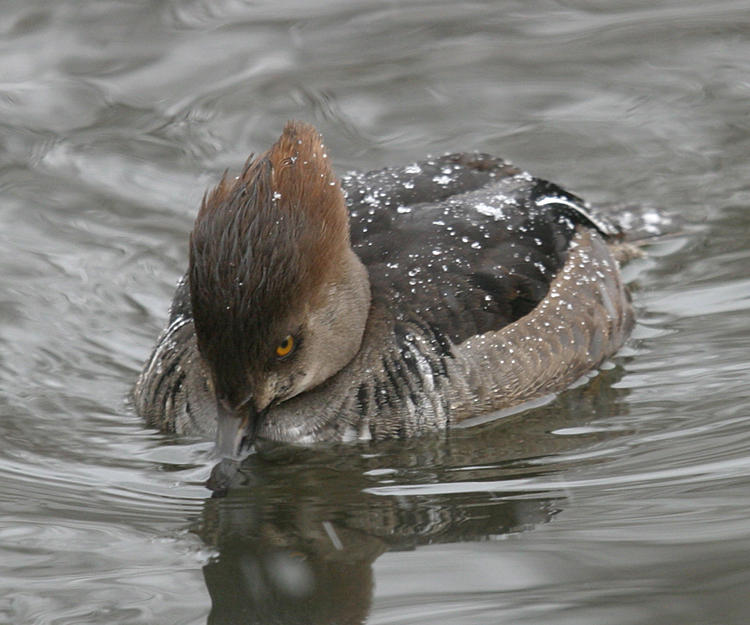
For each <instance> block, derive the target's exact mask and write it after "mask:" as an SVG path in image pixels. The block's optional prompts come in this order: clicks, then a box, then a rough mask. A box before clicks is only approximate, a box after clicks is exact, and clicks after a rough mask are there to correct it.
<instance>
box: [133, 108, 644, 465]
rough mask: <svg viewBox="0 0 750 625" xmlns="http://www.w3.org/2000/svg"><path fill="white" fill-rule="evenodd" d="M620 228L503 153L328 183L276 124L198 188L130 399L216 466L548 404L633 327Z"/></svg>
mask: <svg viewBox="0 0 750 625" xmlns="http://www.w3.org/2000/svg"><path fill="white" fill-rule="evenodd" d="M620 235H621V231H620V229H618V228H617V227H616V226H615V225H613V223H612V222H610V221H607V220H606V219H605V218H604V217H602V216H601V215H595V214H594V212H592V210H591V209H590V207H589V206H588V205H587V204H586V203H585V202H584V201H583V200H582V199H581V198H579V197H577V196H576V195H574V194H572V193H570V192H568V191H565V190H564V189H563V188H561V187H559V186H558V185H556V184H554V183H551V182H548V181H546V180H543V179H540V178H536V177H534V176H532V175H530V174H529V173H527V172H525V171H523V170H522V169H520V168H518V167H516V166H514V165H513V164H511V163H510V162H508V161H505V160H503V159H501V158H498V157H494V156H490V155H487V154H482V153H473V152H466V153H451V154H446V155H443V156H441V157H437V158H426V159H424V160H421V161H417V162H413V163H411V164H408V165H405V166H401V167H390V168H385V169H380V170H376V171H372V172H369V173H360V172H350V173H347V174H345V175H343V176H342V177H341V178H339V177H337V175H336V174H335V173H334V170H333V167H332V164H331V160H330V158H329V156H328V153H327V149H326V147H325V144H324V143H323V139H322V136H321V135H320V134H319V132H318V131H317V130H316V129H315V128H314V127H313V126H312V125H309V124H306V123H303V122H297V121H291V122H288V123H287V124H286V125H285V127H284V128H283V131H282V133H281V136H280V137H279V139H278V140H277V141H276V142H275V143H274V144H273V145H272V147H271V148H270V149H268V150H267V151H266V152H265V153H263V154H261V155H259V156H257V157H255V158H253V157H250V158H249V159H248V160H247V162H246V163H245V165H244V167H243V168H242V170H241V173H240V174H239V175H238V176H235V177H231V176H229V175H228V174H226V173H225V174H224V176H223V177H222V178H221V180H220V181H219V182H218V184H217V185H216V186H215V188H213V189H212V190H211V191H209V192H207V193H206V194H205V195H204V197H203V201H202V203H201V205H200V208H199V211H198V214H197V217H196V219H195V224H194V226H193V229H192V232H191V233H190V237H189V245H188V251H189V261H188V268H187V271H186V273H185V274H184V276H183V277H182V279H181V280H180V282H179V284H178V285H177V289H176V291H175V294H174V298H173V301H172V304H171V308H170V312H169V318H168V322H167V325H166V328H165V329H164V330H163V331H162V333H161V334H160V336H159V337H158V339H157V341H156V345H155V347H154V349H153V351H152V353H151V355H150V356H149V358H148V359H147V360H146V362H145V364H144V366H143V369H142V371H141V373H140V375H139V377H138V380H137V382H136V384H135V387H134V391H133V400H134V405H135V409H136V412H137V413H138V414H139V415H140V416H141V417H143V418H144V419H145V420H146V422H147V423H148V424H150V425H151V426H153V427H156V428H158V429H160V430H162V431H164V432H174V433H177V434H181V435H186V436H191V437H199V438H205V439H213V440H214V441H215V449H216V451H217V453H218V454H219V455H220V456H221V457H223V458H241V457H243V456H244V455H247V453H250V451H251V450H252V449H253V448H254V446H255V445H256V444H258V443H260V442H262V441H272V442H278V443H292V444H301V445H309V444H316V443H325V442H352V441H373V440H382V439H392V438H405V437H410V436H416V435H420V434H424V433H427V432H434V431H441V430H449V429H450V428H451V427H456V426H457V425H458V424H461V423H462V422H470V419H471V418H472V417H478V416H481V415H486V414H489V413H492V412H495V411H500V410H503V409H508V408H512V407H514V406H518V405H522V404H524V403H525V402H529V401H530V400H534V399H535V398H540V397H545V396H549V395H550V394H554V393H558V392H560V391H562V390H564V389H566V388H567V387H568V386H570V385H571V384H572V383H574V382H576V381H577V380H579V379H581V378H582V377H583V376H586V375H587V374H590V373H591V372H593V371H595V370H596V369H597V368H598V367H599V366H600V365H601V364H602V363H603V362H604V361H605V360H607V359H608V358H610V357H611V356H613V355H614V354H615V353H616V352H617V351H618V350H619V349H620V347H621V346H622V345H623V343H624V342H625V340H626V339H627V337H628V336H629V334H630V332H631V329H632V327H633V324H634V314H633V309H632V304H631V296H630V294H629V291H628V288H627V286H626V285H625V283H624V281H623V278H622V276H621V273H620V263H621V262H622V256H623V255H622V254H621V253H620V252H619V251H618V250H619V249H620V248H621V247H622V245H623V244H622V241H621V239H622V237H621V236H620Z"/></svg>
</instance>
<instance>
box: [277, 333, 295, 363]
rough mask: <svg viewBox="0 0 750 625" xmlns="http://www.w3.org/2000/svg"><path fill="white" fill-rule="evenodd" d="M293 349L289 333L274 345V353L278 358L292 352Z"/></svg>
mask: <svg viewBox="0 0 750 625" xmlns="http://www.w3.org/2000/svg"><path fill="white" fill-rule="evenodd" d="M293 349H294V337H293V336H292V335H291V334H287V335H286V337H284V340H283V341H281V343H279V344H278V345H277V346H276V355H277V356H278V357H279V358H285V357H286V356H288V355H289V354H291V353H292V350H293Z"/></svg>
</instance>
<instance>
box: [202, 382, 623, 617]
mask: <svg viewBox="0 0 750 625" xmlns="http://www.w3.org/2000/svg"><path fill="white" fill-rule="evenodd" d="M621 375H622V371H621V370H620V369H619V368H615V369H611V370H609V371H605V372H602V373H601V374H599V375H598V376H597V377H596V378H594V379H593V380H592V381H591V382H590V383H589V384H587V385H586V386H585V387H582V388H578V389H574V390H572V391H568V392H567V393H564V394H563V395H561V396H559V397H557V398H556V399H555V400H554V401H552V402H551V403H549V404H547V405H546V406H543V407H540V408H536V409H534V410H531V411H526V412H524V413H521V414H518V415H515V416H512V417H508V418H506V419H501V420H499V421H495V422H492V423H487V424H485V425H480V426H477V427H473V428H467V429H464V430H454V431H452V432H451V433H450V434H449V435H446V434H444V433H443V434H430V435H427V436H423V437H419V438H417V439H413V440H410V441H393V442H381V443H369V444H362V445H355V446H351V445H344V446H341V445H339V446H322V447H312V448H300V447H293V446H287V445H282V444H273V445H271V444H269V445H266V446H264V447H261V448H260V449H259V451H258V453H256V454H253V455H251V456H249V457H248V458H246V459H245V460H244V461H243V462H242V463H241V464H239V463H237V462H234V461H228V460H224V461H222V462H221V463H219V464H218V465H217V466H216V467H215V468H214V471H213V473H212V476H211V479H210V480H209V482H208V485H209V487H210V488H211V489H212V490H213V491H214V497H213V498H212V499H209V500H207V502H206V505H205V507H204V511H203V514H202V516H201V518H200V520H199V521H198V522H197V523H196V526H195V527H194V531H195V532H196V533H197V534H198V535H199V536H200V537H201V538H202V540H203V541H204V542H205V543H206V544H207V545H210V546H212V547H213V548H215V549H216V551H217V556H216V557H215V558H214V559H213V560H212V561H211V562H209V563H208V564H207V565H206V566H205V568H204V576H205V581H206V585H207V587H208V591H209V593H210V595H211V600H212V609H211V613H210V616H209V619H208V622H209V623H210V624H212V625H219V624H222V625H229V624H232V625H236V624H238V623H243V624H245V623H247V624H254V623H257V624H261V623H262V624H264V625H267V624H271V623H278V624H283V625H292V624H297V623H299V624H302V623H305V624H307V625H309V624H334V623H335V624H339V625H340V624H349V623H351V624H354V623H363V622H365V621H366V620H367V617H368V614H369V612H370V609H371V604H372V598H373V591H374V587H375V581H374V574H373V566H372V565H373V563H374V561H375V560H376V559H377V558H378V557H379V556H380V555H381V554H383V553H384V552H386V551H395V550H411V549H415V548H418V547H419V546H420V545H426V544H436V543H456V542H480V541H485V540H491V539H496V538H498V537H502V536H503V535H507V534H509V533H516V532H521V531H527V530H530V529H532V528H534V527H535V526H538V525H539V524H542V523H546V522H548V521H550V520H551V519H552V518H553V517H554V515H555V514H556V513H557V512H559V511H560V510H561V509H563V508H564V507H565V504H566V500H565V495H564V493H563V492H562V491H561V490H559V489H556V490H555V491H549V490H539V491H538V492H534V490H533V486H532V487H529V488H528V489H522V490H520V491H519V488H518V486H514V487H512V485H513V484H514V483H517V480H519V479H523V480H528V479H529V478H539V477H543V476H545V475H551V474H555V473H559V472H560V471H561V470H562V469H563V468H565V469H570V468H571V466H578V465H576V464H575V463H577V462H592V461H595V460H583V461H581V460H572V459H570V458H565V456H564V455H563V454H565V453H566V452H570V451H573V450H579V449H585V448H586V447H591V446H593V445H596V444H598V443H601V442H603V441H606V440H608V439H610V438H611V437H613V436H616V435H618V434H621V433H622V431H621V430H620V431H612V430H609V431H608V430H607V429H606V428H601V429H598V428H589V429H588V430H587V432H588V433H585V434H581V435H576V436H560V435H557V434H555V433H554V432H555V431H558V430H562V429H564V428H570V427H576V426H582V425H585V424H586V423H587V422H588V421H591V420H592V419H594V418H596V417H597V416H602V415H618V414H619V415H622V414H623V412H624V411H626V407H625V405H624V404H623V402H622V401H621V400H622V398H623V396H624V394H625V393H626V391H624V390H620V389H614V388H612V384H613V382H616V381H617V379H619V377H620V376H621ZM556 456H560V457H559V459H558V458H556ZM540 458H543V459H544V462H538V460H539V459H540ZM541 481H544V482H549V480H546V479H545V480H540V482H541ZM468 482H472V483H479V484H480V485H481V484H486V485H487V488H486V490H482V489H481V486H480V488H479V490H478V489H477V488H472V487H467V488H462V484H466V483H468ZM503 482H505V483H507V485H508V488H507V490H505V491H504V490H503ZM414 487H419V493H418V494H410V492H409V489H410V488H414ZM449 566H450V563H446V567H449ZM502 574H503V573H502V571H501V570H500V569H498V575H502Z"/></svg>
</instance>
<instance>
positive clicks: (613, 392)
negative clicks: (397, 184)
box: [0, 0, 750, 625]
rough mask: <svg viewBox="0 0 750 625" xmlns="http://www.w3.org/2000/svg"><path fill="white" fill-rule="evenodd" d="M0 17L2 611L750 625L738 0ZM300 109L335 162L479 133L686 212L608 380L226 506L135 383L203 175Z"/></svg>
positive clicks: (410, 150) (583, 184)
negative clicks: (158, 426) (147, 412)
mask: <svg viewBox="0 0 750 625" xmlns="http://www.w3.org/2000/svg"><path fill="white" fill-rule="evenodd" d="M1 12H2V16H3V18H2V20H0V223H2V226H1V227H0V417H1V418H0V441H2V445H0V510H1V511H2V515H1V516H0V623H12V624H14V625H15V624H17V623H18V624H21V623H24V624H25V623H34V624H53V623H54V624H55V625H63V624H71V625H72V624H76V625H79V624H109V623H118V624H123V625H124V624H134V625H135V624H139V625H140V624H143V623H158V624H161V625H167V624H171V623H175V624H176V623H180V624H183V623H206V622H210V623H264V624H265V623H279V624H290V623H362V622H365V621H366V622H368V623H372V624H386V623H387V624H393V625H396V624H398V625H406V624H410V625H411V624H415V625H416V624H424V625H428V624H429V625H436V624H443V623H444V624H446V625H448V624H450V625H457V624H466V625H481V624H484V623H487V624H493V625H496V624H498V623H509V624H514V625H517V624H525V623H529V624H536V623H545V624H554V625H568V624H570V625H585V624H589V623H590V624H591V625H600V624H601V623H618V624H625V625H628V624H644V625H645V624H651V623H660V624H662V625H667V624H671V623H674V624H679V625H690V624H695V625H698V624H703V625H705V624H707V623H712V624H714V623H715V624H735V623H736V624H744V623H747V622H750V607H749V606H750V604H749V603H748V601H747V589H748V587H750V564H748V563H749V562H750V521H749V520H748V518H749V517H750V498H748V491H749V489H750V385H748V377H749V374H750V364H748V356H747V354H748V353H749V352H750V333H748V313H749V312H750V278H749V277H748V267H749V266H750V234H748V232H750V211H748V205H749V204H750V186H749V184H748V179H750V175H749V174H750V168H749V167H748V159H747V155H748V154H750V132H749V131H750V114H749V113H748V111H750V80H749V79H748V76H750V37H749V36H748V30H747V23H748V20H750V2H747V1H745V0H740V1H732V2H728V1H727V2H712V3H705V2H698V1H697V0H694V1H688V2H685V1H680V2H678V1H677V0H665V1H663V2H658V3H654V2H646V1H645V0H626V1H623V2H618V3H609V4H604V5H602V4H601V3H594V2H588V1H584V0H580V1H579V0H571V1H557V2H555V1H548V2H543V3H534V4H533V6H532V5H531V4H529V3H526V2H521V1H511V0H509V1H506V2H490V1H486V2H458V1H452V2H450V1H446V2H438V1H429V0H424V1H418V0H412V1H410V2H402V3H390V2H387V3H384V2H379V1H374V0H373V1H371V2H367V1H360V2H342V1H337V0H327V1H325V2H315V3H312V2H302V1H300V0H297V1H295V0H282V1H275V2H263V1H258V2H241V1H239V0H221V1H219V2H214V1H209V0H204V1H201V0H193V1H182V2H177V1H167V0H164V1H161V2H117V1H110V0H99V1H97V2H93V1H91V0H85V1H73V0H69V1H67V2H66V1H61V2H55V3H49V2H43V1H41V0H38V1H36V2H34V1H31V2H20V1H15V2H14V1H10V2H5V3H3V5H2V11H1ZM290 118H294V119H302V120H306V121H310V122H313V123H315V124H316V125H318V127H319V128H320V130H321V131H322V132H323V133H324V135H325V138H326V144H327V145H328V147H329V149H330V155H331V157H332V158H333V161H334V164H335V166H336V167H337V168H338V170H339V171H341V172H343V171H346V170H349V169H353V168H360V169H372V168H378V167H382V166H384V165H387V164H397V163H407V162H409V161H411V160H413V159H417V158H421V157H423V156H424V155H425V154H427V153H433V154H439V153H442V152H445V151H454V150H474V149H476V150H481V151H486V152H490V153H493V154H498V155H501V156H503V157H505V158H509V159H511V160H513V161H514V162H516V163H517V164H518V165H520V166H522V167H523V168H525V169H528V170H529V171H531V172H533V173H534V174H536V175H539V176H542V177H546V178H548V179H551V180H554V181H556V182H558V183H561V184H563V185H564V186H566V187H567V188H569V189H570V190H571V191H574V192H576V193H578V194H580V195H583V196H584V197H586V198H588V199H589V200H590V201H593V202H597V203H617V202H630V203H634V204H643V205H652V206H657V207H660V208H663V209H666V210H669V211H672V212H675V213H678V214H680V215H681V217H682V219H683V220H684V227H683V229H682V230H681V232H679V233H678V234H677V235H674V236H671V237H668V238H664V239H661V240H657V241H654V242H652V243H651V244H649V245H648V246H647V248H646V251H647V256H646V257H644V258H642V259H639V260H637V261H635V262H634V263H632V264H631V265H630V266H629V267H628V268H627V269H626V275H627V277H628V279H629V280H631V285H632V289H633V294H634V303H635V306H636V309H637V313H638V319H639V322H638V326H637V327H636V329H635V332H634V334H633V337H632V339H631V340H630V341H629V342H628V344H627V345H626V347H625V348H624V349H623V350H622V352H621V353H620V354H619V355H618V356H617V357H616V358H615V359H614V360H613V361H612V363H610V364H609V365H608V366H607V368H606V369H605V370H603V371H602V372H601V373H600V374H599V375H598V376H596V377H594V378H593V379H592V380H590V381H589V382H588V383H586V384H583V385H580V386H578V387H577V388H574V389H571V390H569V391H567V392H565V393H563V394H561V395H560V396H559V397H557V398H556V399H554V400H553V401H551V402H550V403H548V404H546V405H544V406H541V407H538V408H536V409H533V410H528V411H525V412H522V413H519V414H516V415H513V416H511V417H508V418H505V419H500V420H496V421H493V422H490V423H486V424H483V425H481V426H477V427H475V428H469V429H462V430H458V431H456V432H454V433H452V435H451V436H450V437H448V438H447V439H446V438H445V437H443V436H429V437H425V438H423V439H419V440H415V441H407V442H400V443H388V444H381V445H373V446H361V447H357V446H349V447H339V448H331V449H325V450H312V451H311V450H288V449H279V450H271V451H269V452H268V453H266V454H264V455H261V456H256V457H254V458H253V459H252V460H251V461H250V463H249V464H248V466H246V467H244V468H243V470H242V473H241V474H240V475H239V476H237V480H236V482H237V483H236V484H235V487H234V488H232V489H231V490H230V491H229V493H228V494H227V495H226V496H225V497H222V498H212V497H211V491H210V490H208V489H207V488H206V486H205V480H206V479H207V478H208V476H209V473H210V470H211V466H212V461H211V458H210V453H209V452H210V445H208V444H206V443H202V442H200V441H190V440H184V439H178V438H174V437H170V436H166V435H162V434H159V433H157V432H155V431H152V430H149V429H148V428H146V427H144V425H143V423H142V422H141V421H140V420H139V419H138V418H137V417H136V416H135V415H134V413H133V411H132V409H131V408H130V407H129V406H128V404H127V401H126V398H127V394H128V391H129V388H130V387H131V385H132V382H133V380H134V379H135V376H136V375H137V372H138V370H139V367H140V364H141V362H142V361H143V360H144V359H145V357H146V356H147V354H148V351H149V349H150V347H151V345H152V344H153V341H154V338H155V336H156V334H157V333H158V331H159V330H160V328H161V327H162V325H163V323H164V321H165V319H166V312H167V306H168V303H169V300H170V298H171V294H172V291H173V288H174V285H175V283H176V281H177V279H178V277H179V276H180V274H181V273H182V271H183V270H184V267H185V264H186V237H187V233H188V231H189V229H190V227H191V223H192V220H193V218H194V215H195V212H196V209H197V206H198V204H199V202H200V198H201V196H202V194H203V192H204V190H205V189H206V188H207V187H208V186H210V185H211V184H212V183H214V182H215V181H216V180H217V179H218V177H219V176H220V175H221V173H222V172H223V170H224V169H225V168H230V169H234V170H236V169H237V168H238V167H239V166H240V165H241V164H242V163H243V162H244V160H245V158H246V157H247V155H248V154H249V153H251V152H258V151H261V150H263V149H265V148H266V147H267V146H268V145H270V143H271V142H272V141H273V140H274V139H275V138H276V136H277V135H278V133H279V131H280V129H281V128H282V126H283V124H284V122H285V121H286V120H287V119H290Z"/></svg>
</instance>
